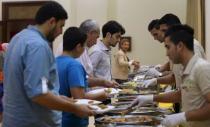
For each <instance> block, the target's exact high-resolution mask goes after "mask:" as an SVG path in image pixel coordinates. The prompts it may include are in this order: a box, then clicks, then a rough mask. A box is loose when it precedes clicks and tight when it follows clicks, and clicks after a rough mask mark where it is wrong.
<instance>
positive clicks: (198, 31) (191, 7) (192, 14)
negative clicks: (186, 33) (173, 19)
mask: <svg viewBox="0 0 210 127" xmlns="http://www.w3.org/2000/svg"><path fill="white" fill-rule="evenodd" d="M186 23H187V24H188V25H190V26H191V27H192V28H194V32H195V33H194V35H195V38H196V39H197V40H198V41H199V42H200V43H201V45H202V46H203V48H204V49H205V0H187V19H186Z"/></svg>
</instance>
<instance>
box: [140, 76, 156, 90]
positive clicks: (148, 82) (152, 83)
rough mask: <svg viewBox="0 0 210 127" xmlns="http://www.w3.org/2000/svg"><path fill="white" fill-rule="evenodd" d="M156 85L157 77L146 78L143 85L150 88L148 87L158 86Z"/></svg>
mask: <svg viewBox="0 0 210 127" xmlns="http://www.w3.org/2000/svg"><path fill="white" fill-rule="evenodd" d="M156 85H157V78H153V79H149V80H145V81H144V84H143V85H142V87H143V88H148V87H151V86H156Z"/></svg>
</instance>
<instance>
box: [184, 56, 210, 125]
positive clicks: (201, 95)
mask: <svg viewBox="0 0 210 127" xmlns="http://www.w3.org/2000/svg"><path fill="white" fill-rule="evenodd" d="M182 74H183V75H182V84H181V94H182V110H183V111H185V112H186V111H190V110H195V109H199V108H201V107H202V106H204V105H205V104H207V103H208V102H207V100H206V98H205V95H207V94H209V93H210V75H209V74H210V63H208V62H207V61H206V60H204V59H202V58H199V57H198V56H196V55H194V56H193V57H192V58H191V59H190V61H189V62H188V64H187V66H186V68H185V70H184V72H183V73H182ZM209 125H210V120H206V121H192V122H187V126H189V127H207V126H209Z"/></svg>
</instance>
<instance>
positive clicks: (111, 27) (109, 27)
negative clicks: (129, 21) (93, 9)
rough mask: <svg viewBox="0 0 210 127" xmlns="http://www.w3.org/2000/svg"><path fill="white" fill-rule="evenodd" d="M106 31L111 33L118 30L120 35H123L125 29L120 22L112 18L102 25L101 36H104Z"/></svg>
mask: <svg viewBox="0 0 210 127" xmlns="http://www.w3.org/2000/svg"><path fill="white" fill-rule="evenodd" d="M108 32H109V33H111V34H115V33H118V32H120V33H121V35H123V34H124V33H125V29H124V28H123V26H122V25H121V24H119V23H118V22H116V21H113V20H112V21H108V22H107V23H106V24H104V25H103V27H102V34H103V37H105V36H106V34H107V33H108Z"/></svg>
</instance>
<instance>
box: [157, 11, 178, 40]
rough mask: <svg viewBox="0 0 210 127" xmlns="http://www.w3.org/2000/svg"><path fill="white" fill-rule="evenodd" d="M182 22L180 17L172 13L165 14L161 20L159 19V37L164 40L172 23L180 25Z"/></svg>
mask: <svg viewBox="0 0 210 127" xmlns="http://www.w3.org/2000/svg"><path fill="white" fill-rule="evenodd" d="M178 24H181V21H180V20H179V18H178V17H177V16H176V15H174V14H171V13H168V14H165V15H164V16H163V17H162V18H161V19H160V20H159V21H158V27H159V33H158V38H159V39H160V41H161V42H163V41H164V38H165V32H166V31H167V30H168V28H169V27H171V26H172V25H178Z"/></svg>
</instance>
